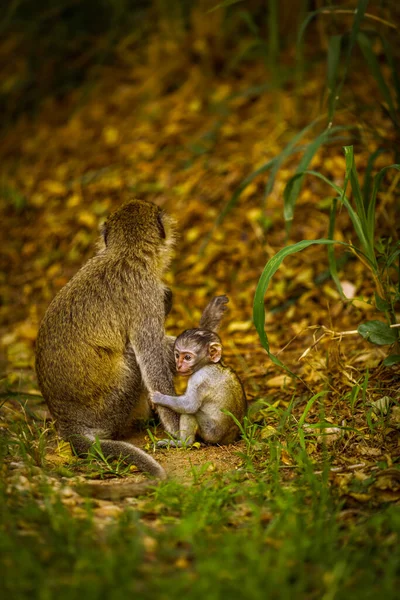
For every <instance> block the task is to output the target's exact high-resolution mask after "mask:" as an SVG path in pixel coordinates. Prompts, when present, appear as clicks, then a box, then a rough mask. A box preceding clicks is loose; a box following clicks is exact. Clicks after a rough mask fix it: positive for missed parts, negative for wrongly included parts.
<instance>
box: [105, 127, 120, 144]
mask: <svg viewBox="0 0 400 600" xmlns="http://www.w3.org/2000/svg"><path fill="white" fill-rule="evenodd" d="M102 135H103V140H104V141H105V143H106V144H107V145H108V146H115V145H116V144H117V143H118V140H119V132H118V129H116V128H115V127H104V129H103V134H102Z"/></svg>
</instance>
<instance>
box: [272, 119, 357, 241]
mask: <svg viewBox="0 0 400 600" xmlns="http://www.w3.org/2000/svg"><path fill="white" fill-rule="evenodd" d="M352 128H353V127H352V126H349V127H343V126H340V127H333V128H332V129H329V130H328V129H325V131H323V132H322V133H321V134H320V135H319V136H318V137H317V138H316V139H315V140H314V141H313V142H311V143H310V144H308V145H307V146H306V149H305V151H304V154H303V157H302V159H301V160H300V162H299V164H298V166H297V169H296V173H295V175H294V176H293V177H291V178H290V179H289V181H288V183H287V185H286V187H285V190H284V192H283V214H284V217H285V221H286V224H287V225H288V226H290V223H291V221H292V220H293V214H294V206H295V203H296V200H297V197H298V195H299V192H300V189H301V184H302V183H303V179H304V175H305V174H306V172H307V171H306V169H307V167H308V165H309V163H310V162H311V160H312V158H313V156H314V154H315V153H316V152H317V150H318V148H319V147H320V146H322V144H325V143H326V142H328V141H329V140H330V139H331V136H333V134H335V133H337V132H339V131H344V130H348V129H352ZM287 229H289V227H287Z"/></svg>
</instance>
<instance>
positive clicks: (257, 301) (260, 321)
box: [253, 239, 354, 375]
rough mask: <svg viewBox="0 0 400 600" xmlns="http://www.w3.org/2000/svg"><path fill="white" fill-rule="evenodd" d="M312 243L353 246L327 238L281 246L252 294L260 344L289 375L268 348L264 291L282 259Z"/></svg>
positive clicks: (266, 266) (255, 323)
mask: <svg viewBox="0 0 400 600" xmlns="http://www.w3.org/2000/svg"><path fill="white" fill-rule="evenodd" d="M314 244H324V245H327V246H329V245H332V244H340V245H341V246H345V247H347V248H354V247H353V246H351V244H347V243H346V242H338V241H337V240H328V239H319V240H302V241H301V242H297V243H296V244H292V245H290V246H286V247H285V248H282V249H281V250H279V252H277V253H276V254H275V256H273V257H272V258H271V259H270V260H269V261H268V262H267V264H266V265H265V267H264V270H263V272H262V274H261V277H260V279H259V281H258V284H257V289H256V292H255V295H254V302H253V321H254V325H255V328H256V330H257V333H258V336H259V338H260V342H261V345H262V346H263V348H264V349H265V350H266V351H267V353H268V356H269V358H270V359H271V360H272V362H273V363H274V364H276V365H278V366H279V367H282V368H283V369H285V371H287V372H288V373H290V374H291V375H294V373H292V371H291V370H290V369H288V367H286V366H285V365H284V364H283V363H282V362H281V361H280V360H279V358H277V357H276V356H275V355H274V354H272V352H271V350H270V347H269V341H268V336H267V334H266V332H265V307H264V297H265V293H266V291H267V289H268V286H269V282H270V281H271V279H272V277H273V276H274V274H275V273H276V271H277V270H278V269H279V267H280V265H281V263H282V262H283V260H284V259H285V258H286V257H287V256H290V255H291V254H295V253H296V252H300V251H301V250H304V249H305V248H308V247H309V246H312V245H314Z"/></svg>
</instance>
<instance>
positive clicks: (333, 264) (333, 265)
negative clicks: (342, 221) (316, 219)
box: [328, 198, 346, 300]
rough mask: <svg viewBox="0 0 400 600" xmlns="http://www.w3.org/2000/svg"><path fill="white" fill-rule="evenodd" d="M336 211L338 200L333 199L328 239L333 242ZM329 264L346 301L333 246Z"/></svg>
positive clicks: (333, 277)
mask: <svg viewBox="0 0 400 600" xmlns="http://www.w3.org/2000/svg"><path fill="white" fill-rule="evenodd" d="M336 210H337V198H334V199H333V202H332V206H331V210H330V214H329V231H328V239H330V240H333V234H334V232H335V222H336ZM328 263H329V271H330V274H331V277H332V279H333V281H334V283H335V285H336V287H337V289H338V292H339V294H340V297H341V299H342V300H345V299H346V297H345V295H344V293H343V288H342V284H341V283H340V279H339V276H338V272H337V264H336V257H335V249H334V247H333V246H328Z"/></svg>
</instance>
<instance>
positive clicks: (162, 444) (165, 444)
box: [157, 440, 204, 448]
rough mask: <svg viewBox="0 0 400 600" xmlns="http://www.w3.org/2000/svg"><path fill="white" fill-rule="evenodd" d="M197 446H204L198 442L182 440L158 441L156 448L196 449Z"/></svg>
mask: <svg viewBox="0 0 400 600" xmlns="http://www.w3.org/2000/svg"><path fill="white" fill-rule="evenodd" d="M199 445H200V446H204V444H202V443H199V442H185V441H184V440H159V441H158V442H157V448H192V447H195V448H197V447H198V446H199Z"/></svg>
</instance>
